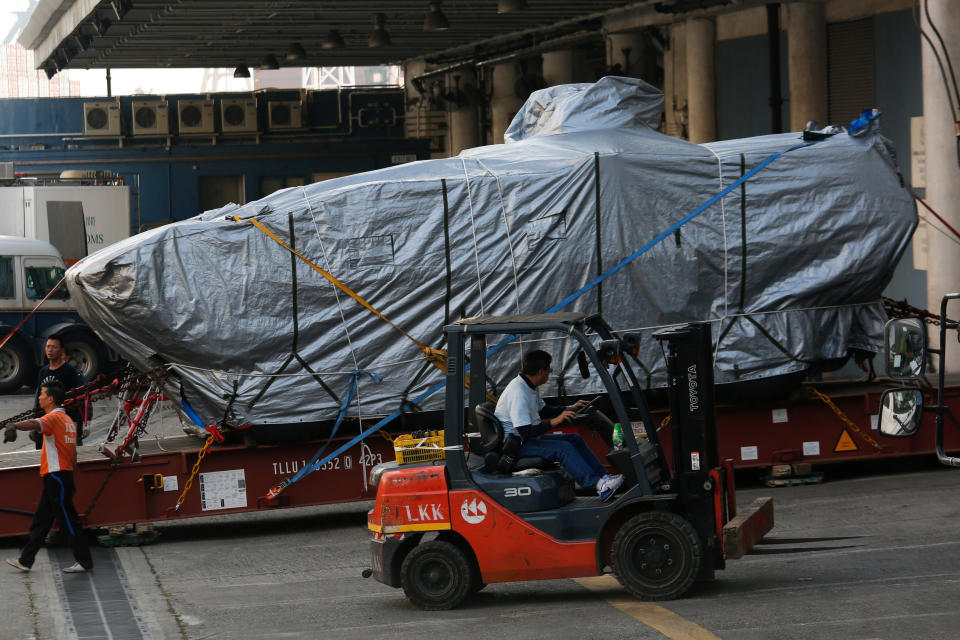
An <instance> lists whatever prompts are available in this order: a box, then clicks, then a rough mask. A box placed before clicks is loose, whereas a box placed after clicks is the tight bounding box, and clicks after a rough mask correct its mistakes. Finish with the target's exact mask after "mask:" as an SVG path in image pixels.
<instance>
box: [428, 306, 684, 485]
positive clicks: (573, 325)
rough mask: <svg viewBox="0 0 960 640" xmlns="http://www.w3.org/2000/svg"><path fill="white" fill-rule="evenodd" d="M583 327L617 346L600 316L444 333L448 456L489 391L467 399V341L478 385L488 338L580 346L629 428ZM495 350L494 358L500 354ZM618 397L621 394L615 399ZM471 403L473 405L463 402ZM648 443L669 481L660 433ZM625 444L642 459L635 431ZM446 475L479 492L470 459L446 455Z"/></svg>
mask: <svg viewBox="0 0 960 640" xmlns="http://www.w3.org/2000/svg"><path fill="white" fill-rule="evenodd" d="M584 325H587V326H588V327H589V328H591V329H593V330H594V331H596V333H597V334H598V335H599V336H600V337H601V339H603V340H615V339H616V338H615V337H614V335H613V333H612V332H611V331H610V330H609V328H608V327H607V326H606V325H605V324H604V323H603V321H602V320H601V319H600V318H599V316H590V317H588V316H586V315H585V314H583V313H576V312H567V313H553V314H544V315H539V316H503V317H497V316H493V317H487V318H480V319H470V320H461V321H460V322H458V323H456V324H452V325H448V326H446V327H444V332H445V333H446V334H447V369H446V374H447V380H446V382H447V384H446V390H447V395H446V407H445V408H446V412H445V420H444V422H445V424H444V427H445V431H444V446H445V447H447V451H448V452H458V447H460V446H461V445H462V444H463V438H464V434H465V433H466V428H465V427H466V423H467V420H466V414H465V412H464V407H465V406H466V407H468V410H469V411H472V409H473V408H474V407H477V406H479V405H481V404H483V402H484V400H485V391H486V390H485V388H484V386H483V385H482V384H474V385H470V388H469V394H468V398H465V395H467V394H465V389H466V379H467V373H466V370H467V367H466V366H459V363H461V362H465V357H466V354H467V349H466V343H467V341H468V338H469V343H470V360H469V369H470V377H472V378H473V379H474V380H485V379H486V360H487V357H488V355H492V353H491V354H488V353H487V344H486V336H487V335H491V334H494V335H495V334H507V335H509V336H510V338H507V339H506V340H504V341H503V342H502V343H501V344H504V343H507V342H508V341H512V339H513V338H515V337H517V336H520V335H529V334H531V333H550V332H556V333H562V334H566V335H568V336H569V337H571V338H573V339H574V340H576V341H577V343H578V345H579V347H580V349H582V351H583V353H584V354H585V355H586V357H587V358H588V359H589V361H590V363H591V364H592V365H593V368H594V370H595V371H596V372H597V373H598V374H599V375H600V378H601V380H602V381H603V384H604V387H605V388H606V389H607V395H608V398H609V400H610V403H611V405H612V407H613V412H614V414H615V416H616V419H615V420H614V421H615V422H619V423H620V424H621V425H629V424H630V418H629V415H628V413H627V409H626V407H625V406H624V404H623V398H622V397H621V393H619V391H621V390H620V388H619V386H618V385H617V383H616V382H615V380H614V377H613V376H611V375H610V372H609V371H608V369H607V366H606V365H605V364H604V363H603V362H602V361H601V360H600V356H599V355H598V354H597V351H596V349H595V348H594V347H593V345H592V343H591V342H590V339H589V338H588V337H587V336H586V334H585V333H584V331H583V330H582V329H581V327H583V326H584ZM499 346H500V344H498V345H497V347H494V349H492V350H491V352H493V351H495V350H498V347H499ZM618 366H619V367H620V369H621V370H622V371H624V372H625V375H626V376H627V377H628V380H629V384H630V390H631V392H632V393H631V395H632V396H633V397H632V399H633V402H634V403H635V406H636V407H637V409H638V410H639V413H640V417H641V419H642V420H643V423H644V425H651V426H652V425H653V420H652V418H651V417H650V413H649V411H648V410H647V406H646V403H644V401H643V395H642V393H640V387H639V384H637V378H636V375H635V374H634V372H633V369H632V368H631V367H630V366H629V364H627V363H626V362H625V361H623V360H621V362H620V363H618ZM615 392H617V393H615ZM466 399H469V404H467V405H465V404H464V401H465V400H466ZM647 436H648V439H649V441H650V443H651V444H652V445H653V446H654V447H655V448H656V450H657V455H658V459H659V460H660V463H661V468H662V470H663V471H664V472H665V473H664V477H668V476H669V470H668V468H667V466H666V460H665V459H664V458H663V454H662V450H661V448H660V446H659V443H658V441H657V433H656V429H653V428H650V429H648V431H647ZM623 437H624V444H625V445H626V447H627V450H628V451H629V453H630V455H631V457H632V456H634V455H636V454H638V453H639V450H638V445H637V441H636V438H635V437H634V434H633V429H626V428H625V429H624V430H623ZM446 464H447V471H448V473H449V477H450V488H451V489H464V488H476V485H475V484H474V483H473V481H472V477H471V474H470V470H469V469H468V468H467V462H466V458H465V456H463V455H447V462H446ZM638 481H639V485H640V488H641V492H642V495H648V496H649V495H653V494H654V489H653V487H651V486H650V483H649V482H648V481H647V477H646V475H645V474H640V477H638Z"/></svg>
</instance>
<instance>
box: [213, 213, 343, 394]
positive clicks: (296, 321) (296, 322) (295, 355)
mask: <svg viewBox="0 0 960 640" xmlns="http://www.w3.org/2000/svg"><path fill="white" fill-rule="evenodd" d="M287 224H288V228H289V234H290V240H289V244H290V248H291V249H293V251H291V252H290V282H291V297H292V298H293V305H292V307H293V338H292V341H291V346H290V355H289V356H288V357H287V359H286V360H284V361H283V364H282V365H280V368H279V369H277V370H276V371H274V373H273V376H272V377H270V378H269V379H268V380H267V383H266V384H265V385H263V388H262V389H260V392H259V393H257V395H256V396H255V397H254V398H253V400H251V401H250V402H249V403H247V411H250V410H251V409H253V407H254V406H255V405H256V404H257V403H258V402H260V399H261V398H263V396H264V394H266V393H267V390H268V389H269V388H270V387H271V386H273V383H274V382H276V380H277V378H276V376H279V375H280V374H281V373H283V372H284V371H285V370H286V368H287V367H288V366H290V363H291V362H293V360H294V359H296V360H297V362H299V363H300V364H301V365H303V368H304V369H306V370H307V371H309V372H310V376H311V377H312V378H313V379H314V380H315V381H316V382H317V384H319V385H320V386H321V387H323V390H324V391H326V392H327V394H328V395H329V396H330V397H331V398H333V401H334V402H336V403H337V404H339V403H340V398H339V397H337V394H336V393H334V391H333V389H331V388H330V386H329V385H328V384H327V383H326V382H324V381H323V378H321V377H320V374H318V373H317V372H315V371H314V370H313V369H311V368H310V365H308V364H307V363H306V361H305V360H304V359H303V358H301V357H300V353H299V351H298V348H299V342H300V307H299V303H298V298H299V295H298V292H299V284H298V282H297V256H296V254H295V253H294V251H296V249H297V236H296V233H294V229H293V214H292V213H291V214H289V215H288V216H287ZM235 384H236V383H235ZM234 393H236V388H234ZM233 400H234V399H231V400H230V405H228V407H227V408H228V409H229V408H230V406H231V405H233Z"/></svg>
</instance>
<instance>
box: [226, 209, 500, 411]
mask: <svg viewBox="0 0 960 640" xmlns="http://www.w3.org/2000/svg"><path fill="white" fill-rule="evenodd" d="M233 220H234V221H235V222H249V223H250V224H252V225H253V226H254V227H256V228H257V229H259V230H260V231H262V232H263V233H265V234H266V235H267V236H268V237H269V238H271V239H272V240H273V241H274V242H276V243H277V244H279V245H280V246H281V247H283V248H284V249H286V250H287V251H289V252H290V253H292V254H293V255H295V256H297V257H298V258H300V259H301V260H303V261H304V262H306V263H307V264H308V265H310V268H311V269H313V270H314V271H316V272H317V273H319V274H320V275H322V276H323V277H324V278H326V279H327V280H329V281H330V283H331V284H333V286H335V287H337V288H338V289H340V290H341V291H343V292H344V293H345V294H347V295H348V296H350V297H351V298H353V299H354V300H356V301H357V302H358V303H360V304H361V305H362V306H363V307H364V308H365V309H367V310H368V311H369V312H370V313H372V314H373V315H375V316H377V317H378V318H380V319H381V320H383V321H384V322H386V323H387V324H389V325H390V326H391V327H393V328H394V329H396V330H397V331H399V332H400V333H402V334H403V335H404V336H406V337H407V338H408V339H409V340H410V341H411V342H412V343H413V344H415V345H417V346H418V347H420V350H421V351H423V355H424V356H426V358H427V361H428V362H429V363H430V364H432V365H433V366H435V367H436V368H437V369H439V370H440V371H443V372H446V363H447V352H446V350H444V349H433V348H431V347H428V346H427V345H425V344H423V343H422V342H420V341H419V340H417V339H416V338H414V337H413V336H412V335H410V334H409V333H407V332H406V331H405V330H404V329H403V328H402V327H398V326H397V325H396V324H394V323H393V321H392V320H390V318H388V317H387V316H385V315H383V314H382V313H380V312H379V311H377V310H376V309H375V308H374V307H373V305H371V304H370V303H369V302H367V301H366V300H364V299H363V298H361V297H360V294H358V293H357V292H356V291H354V290H353V289H351V288H350V287H348V286H347V285H345V284H343V283H342V282H340V281H339V280H338V279H337V278H336V277H335V276H334V275H333V274H332V273H330V272H329V271H327V270H326V269H323V268H321V267H320V266H318V265H317V264H315V263H314V262H313V261H312V260H310V259H309V258H307V257H306V256H305V255H303V254H302V253H300V252H299V251H297V250H296V249H294V248H293V247H291V246H290V245H288V244H287V243H286V242H284V241H283V240H281V239H280V238H278V237H277V235H276V234H275V233H273V232H272V231H270V229H267V228H266V227H265V226H264V225H263V224H262V223H261V222H260V221H258V220H256V219H254V218H246V219H243V220H241V219H240V218H238V217H237V216H233ZM464 382H465V385H466V386H467V387H469V386H470V378H469V376H467V377H466V378H465V380H464ZM486 396H487V399H488V400H490V401H491V402H496V401H497V397H496V396H495V395H493V394H492V393H490V392H489V391H488V392H487V394H486Z"/></svg>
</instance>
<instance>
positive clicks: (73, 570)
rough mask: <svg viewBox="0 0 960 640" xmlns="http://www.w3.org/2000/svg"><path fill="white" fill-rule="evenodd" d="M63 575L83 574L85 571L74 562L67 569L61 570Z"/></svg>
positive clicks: (80, 565)
mask: <svg viewBox="0 0 960 640" xmlns="http://www.w3.org/2000/svg"><path fill="white" fill-rule="evenodd" d="M62 571H63V572H64V573H83V572H84V571H86V569H84V568H83V565H82V564H80V563H79V562H74V563H73V564H72V565H70V566H69V567H64V568H63V569H62Z"/></svg>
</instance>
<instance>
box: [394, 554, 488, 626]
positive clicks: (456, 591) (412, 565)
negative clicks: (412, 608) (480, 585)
mask: <svg viewBox="0 0 960 640" xmlns="http://www.w3.org/2000/svg"><path fill="white" fill-rule="evenodd" d="M474 573H475V571H474V569H473V563H472V562H471V561H470V558H468V557H467V555H466V554H465V553H464V552H463V551H462V550H461V549H460V548H459V547H458V546H456V545H455V544H452V543H450V542H444V541H442V540H431V541H430V542H424V543H423V544H420V545H417V546H416V547H414V548H413V549H411V550H410V553H408V554H407V557H406V558H404V559H403V565H402V566H401V567H400V584H401V586H402V587H403V592H404V593H405V594H406V595H407V598H409V599H410V602H412V603H413V604H415V605H416V606H418V607H419V608H421V609H423V610H425V611H444V610H446V609H453V608H455V607H456V606H458V605H459V604H460V603H461V602H463V600H464V598H466V597H467V596H468V595H470V593H471V590H472V587H473V586H474V585H475V580H476V579H475V577H474Z"/></svg>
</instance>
